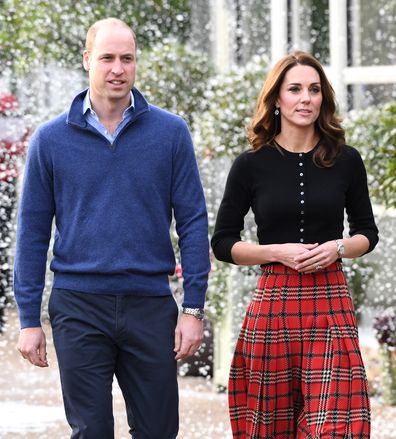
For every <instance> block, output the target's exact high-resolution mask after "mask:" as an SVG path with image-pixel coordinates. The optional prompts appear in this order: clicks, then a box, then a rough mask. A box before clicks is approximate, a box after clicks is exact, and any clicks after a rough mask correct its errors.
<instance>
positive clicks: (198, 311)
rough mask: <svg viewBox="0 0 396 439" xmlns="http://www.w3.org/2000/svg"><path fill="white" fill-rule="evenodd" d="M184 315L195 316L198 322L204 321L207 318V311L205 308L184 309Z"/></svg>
mask: <svg viewBox="0 0 396 439" xmlns="http://www.w3.org/2000/svg"><path fill="white" fill-rule="evenodd" d="M183 314H189V315H191V316H194V317H195V318H196V319H198V320H203V318H204V317H205V310H204V309H203V308H185V307H183Z"/></svg>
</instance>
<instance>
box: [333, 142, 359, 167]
mask: <svg viewBox="0 0 396 439" xmlns="http://www.w3.org/2000/svg"><path fill="white" fill-rule="evenodd" d="M339 160H342V161H345V160H347V161H351V162H355V163H357V162H361V161H362V156H361V154H360V152H359V151H358V149H357V148H355V147H353V146H351V145H348V144H344V145H342V146H341V149H340V154H339Z"/></svg>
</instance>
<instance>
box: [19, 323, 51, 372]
mask: <svg viewBox="0 0 396 439" xmlns="http://www.w3.org/2000/svg"><path fill="white" fill-rule="evenodd" d="M46 345H47V343H46V340H45V334H44V331H43V330H42V329H41V328H24V329H21V332H20V333H19V340H18V344H17V349H18V351H19V352H20V353H21V355H22V357H23V358H25V359H26V360H29V361H30V362H31V363H32V364H34V365H35V366H38V367H48V362H47V350H46Z"/></svg>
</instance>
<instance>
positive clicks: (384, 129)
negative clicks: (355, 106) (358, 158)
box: [344, 102, 396, 207]
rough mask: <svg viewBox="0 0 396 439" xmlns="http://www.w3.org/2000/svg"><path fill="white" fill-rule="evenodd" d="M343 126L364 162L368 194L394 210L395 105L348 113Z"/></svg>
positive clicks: (395, 160) (395, 165)
mask: <svg viewBox="0 0 396 439" xmlns="http://www.w3.org/2000/svg"><path fill="white" fill-rule="evenodd" d="M344 126H345V129H346V133H347V142H348V143H350V144H351V145H353V146H356V147H357V148H358V149H359V150H360V152H361V154H362V156H363V159H364V161H365V164H366V167H367V173H368V181H369V187H370V191H371V195H372V196H373V197H374V199H375V200H376V201H377V202H379V203H381V202H383V203H385V205H386V206H387V207H396V102H391V103H387V104H385V105H381V106H378V107H369V108H367V109H365V110H362V111H353V112H350V113H349V114H348V118H347V119H346V120H345V123H344Z"/></svg>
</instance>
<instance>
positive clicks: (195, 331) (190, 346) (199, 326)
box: [174, 314, 203, 360]
mask: <svg viewBox="0 0 396 439" xmlns="http://www.w3.org/2000/svg"><path fill="white" fill-rule="evenodd" d="M202 340H203V321H202V320H198V319H197V318H196V317H194V316H192V315H188V314H182V315H181V316H180V318H179V322H178V324H177V326H176V330H175V349H174V351H175V352H177V354H176V357H175V358H176V360H182V359H184V358H187V357H189V356H191V355H193V354H194V353H195V352H197V350H198V349H199V347H200V346H201V343H202Z"/></svg>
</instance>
